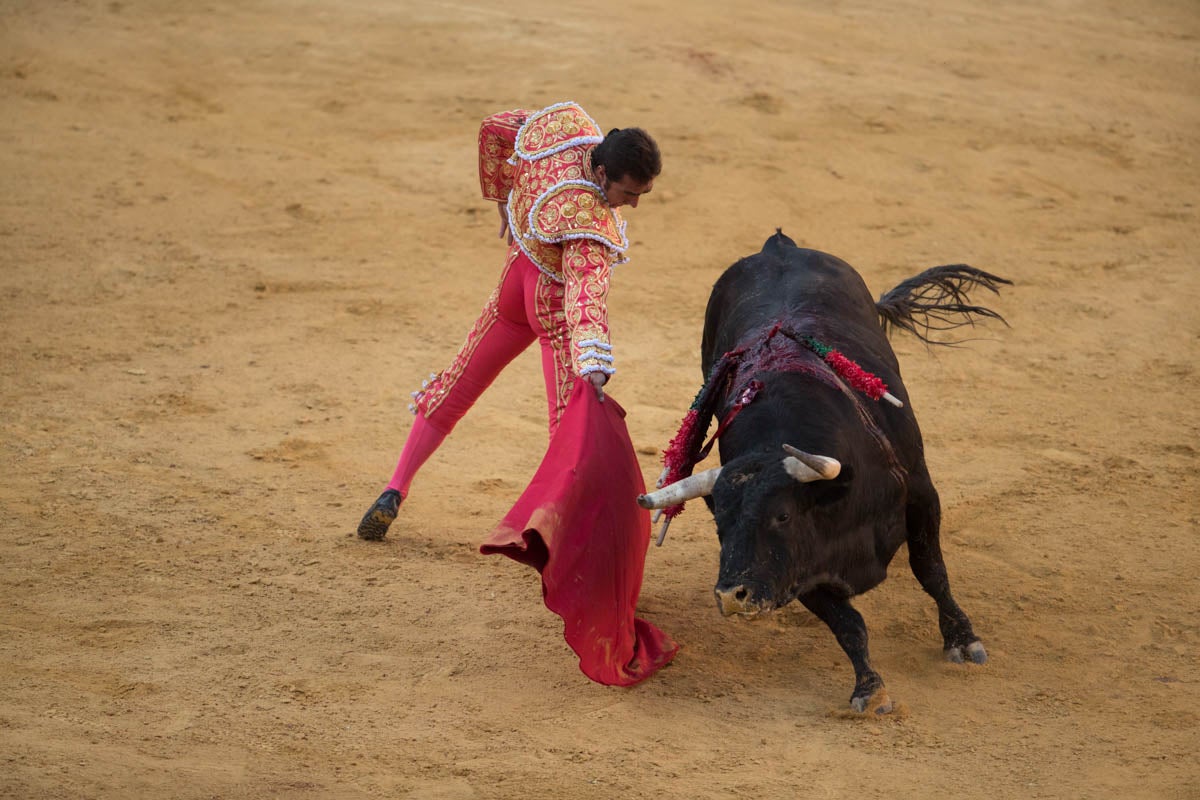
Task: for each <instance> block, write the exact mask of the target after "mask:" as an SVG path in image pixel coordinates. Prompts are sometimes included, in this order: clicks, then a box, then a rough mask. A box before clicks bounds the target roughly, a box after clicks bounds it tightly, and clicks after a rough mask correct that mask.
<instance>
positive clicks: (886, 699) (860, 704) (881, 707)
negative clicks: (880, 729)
mask: <svg viewBox="0 0 1200 800" xmlns="http://www.w3.org/2000/svg"><path fill="white" fill-rule="evenodd" d="M850 707H851V708H853V709H854V710H855V711H857V712H858V713H859V714H868V713H870V714H879V715H883V714H890V713H892V711H893V710H895V708H896V704H895V703H894V702H892V698H891V697H890V696H889V695H888V693H887V689H885V688H883V687H882V686H880V687H879V688H878V689H876V690H875V691H874V692H872V693H871V694H869V695H865V696H858V695H855V696H854V697H851V698H850Z"/></svg>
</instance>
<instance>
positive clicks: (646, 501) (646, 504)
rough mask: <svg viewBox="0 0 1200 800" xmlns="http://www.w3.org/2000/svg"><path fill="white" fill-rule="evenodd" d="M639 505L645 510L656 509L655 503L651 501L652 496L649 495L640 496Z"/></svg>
mask: <svg viewBox="0 0 1200 800" xmlns="http://www.w3.org/2000/svg"><path fill="white" fill-rule="evenodd" d="M637 504H638V505H639V506H641V507H642V508H645V509H651V508H654V501H653V500H651V499H650V495H647V494H639V495H638V498H637Z"/></svg>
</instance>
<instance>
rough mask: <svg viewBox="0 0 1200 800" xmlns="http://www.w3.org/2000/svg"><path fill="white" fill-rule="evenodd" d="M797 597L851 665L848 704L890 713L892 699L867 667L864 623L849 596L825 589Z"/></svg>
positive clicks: (868, 658)
mask: <svg viewBox="0 0 1200 800" xmlns="http://www.w3.org/2000/svg"><path fill="white" fill-rule="evenodd" d="M799 599H800V602H801V603H803V604H804V607H805V608H807V609H808V610H809V611H811V612H812V613H814V614H816V615H817V617H818V618H819V619H820V620H821V621H822V622H824V623H825V624H826V625H828V626H829V629H830V630H831V631H833V635H834V636H835V637H837V642H838V644H840V645H841V646H842V649H843V650H845V651H846V655H848V656H849V657H850V663H851V664H853V665H854V693H853V694H852V695H850V706H851V707H852V708H853V709H854V710H855V711H866V710H867V709H868V708H869V709H871V710H873V711H874V712H875V713H876V714H887V713H888V712H890V711H891V710H892V701H891V698H889V697H888V694H887V690H885V689H884V688H883V678H881V677H879V673H878V672H876V671H875V670H873V669H871V659H870V656H869V654H868V653H867V625H866V623H865V622H863V618H862V614H859V613H858V612H857V611H856V610H855V609H854V606H852V605H850V600H849V598H847V597H846V596H845V595H842V594H837V593H835V592H832V591H830V590H829V589H815V590H813V591H811V592H805V593H804V594H802V595H800V598H799Z"/></svg>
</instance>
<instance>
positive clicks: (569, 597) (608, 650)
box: [479, 381, 679, 686]
mask: <svg viewBox="0 0 1200 800" xmlns="http://www.w3.org/2000/svg"><path fill="white" fill-rule="evenodd" d="M645 491H646V485H645V482H644V481H643V480H642V471H641V467H640V466H639V465H638V462H637V458H636V456H634V454H633V443H632V442H631V441H630V439H629V431H628V430H627V429H626V427H625V411H624V409H622V408H621V406H619V405H618V404H617V402H616V401H615V400H613V399H612V398H611V397H606V398H605V400H604V402H603V403H601V402H599V399H598V398H597V397H596V392H595V389H593V388H592V385H591V383H590V382H588V381H577V382H576V384H575V389H574V391H573V392H572V394H571V399H570V401H569V402H568V403H567V407H566V409H565V411H564V412H563V417H562V421H561V422H560V423H559V426H558V431H557V432H556V433H555V434H554V438H553V439H551V440H550V446H549V448H548V449H547V451H546V456H545V458H543V459H542V465H541V466H540V467H539V468H538V471H537V473H536V474H535V475H534V476H533V480H532V481H530V483H529V486H528V487H527V488H526V489H525V493H524V494H522V495H521V498H520V499H519V500H517V503H516V505H514V506H513V507H512V510H511V511H509V512H508V515H507V516H505V517H504V520H503V521H502V522H501V523H500V524H499V525H497V526H496V528H495V529H494V530H493V531H492V532H491V534H490V535H489V536H488V538H487V539H486V540H485V541H484V543H483V544H482V545H481V546H480V548H479V550H480V552H482V553H485V554H490V553H501V554H503V555H506V556H508V557H509V558H512V559H514V560H516V561H520V562H521V563H522V564H528V565H530V566H531V567H533V568H534V569H536V570H537V571H538V572H540V573H541V574H542V598H543V599H544V600H545V603H546V608H548V609H550V610H551V611H553V612H554V613H555V614H558V615H559V616H560V617H562V619H563V622H564V630H563V636H564V638H565V639H566V640H567V644H569V645H570V646H571V649H572V650H574V651H575V653H576V654H578V656H579V668H580V669H581V670H583V673H584V674H585V675H587V676H588V677H589V678H591V679H592V680H594V681H596V682H597V683H605V684H610V685H615V686H631V685H633V684H635V683H638V682H639V681H642V680H645V679H646V678H648V677H650V676H651V675H653V674H654V673H655V672H657V671H658V669H659V668H661V667H663V666H664V665H666V664H667V663H668V662H670V660H671V659H672V658H674V656H675V653H676V651H678V650H679V646H678V645H677V644H675V642H674V641H672V640H671V637H669V636H667V635H666V634H665V633H663V632H662V631H660V630H659V629H658V628H656V627H655V626H654V625H651V624H650V623H649V622H646V621H645V620H641V619H637V618H636V617H634V612H635V611H636V609H637V598H638V593H639V592H640V591H641V588H642V569H643V568H644V566H645V563H646V548H647V547H648V546H649V543H650V513H649V512H648V511H646V510H645V509H643V508H641V507H639V506H638V504H637V501H636V498H637V496H638V495H639V494H642V493H644V492H645Z"/></svg>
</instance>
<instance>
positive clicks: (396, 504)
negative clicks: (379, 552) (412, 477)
mask: <svg viewBox="0 0 1200 800" xmlns="http://www.w3.org/2000/svg"><path fill="white" fill-rule="evenodd" d="M403 500H404V495H402V494H400V493H399V492H397V491H396V490H395V489H388V490H387V491H385V492H384V493H383V494H381V495H379V499H378V500H376V501H375V502H374V503H373V504H372V505H371V507H370V508H368V509H367V513H366V514H363V518H362V522H360V523H358V538H360V539H366V540H367V541H369V542H378V541H380V540H381V539H383V537H384V536H386V535H387V531H388V526H389V525H391V524H392V520H394V519H395V518H396V514H398V513H400V503H401V501H403Z"/></svg>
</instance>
